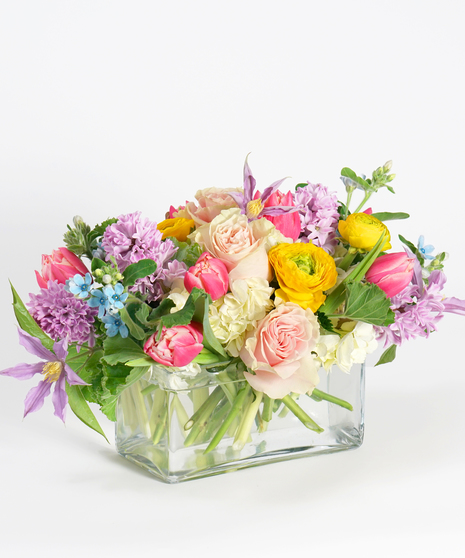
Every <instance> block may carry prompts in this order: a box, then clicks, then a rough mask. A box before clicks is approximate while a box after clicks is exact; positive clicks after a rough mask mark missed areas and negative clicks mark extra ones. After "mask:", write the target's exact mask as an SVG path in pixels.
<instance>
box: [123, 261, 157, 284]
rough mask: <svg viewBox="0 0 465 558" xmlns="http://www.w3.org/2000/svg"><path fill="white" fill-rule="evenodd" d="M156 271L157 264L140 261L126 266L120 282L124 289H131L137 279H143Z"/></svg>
mask: <svg viewBox="0 0 465 558" xmlns="http://www.w3.org/2000/svg"><path fill="white" fill-rule="evenodd" d="M155 271H157V264H156V262H154V261H153V260H149V259H146V260H140V261H138V262H136V263H133V264H131V265H128V267H127V268H126V269H125V271H124V279H123V281H122V283H123V285H124V286H125V287H132V286H133V285H134V283H135V282H136V281H137V280H138V279H143V278H144V277H147V276H148V275H152V273H155Z"/></svg>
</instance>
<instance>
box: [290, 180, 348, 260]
mask: <svg viewBox="0 0 465 558" xmlns="http://www.w3.org/2000/svg"><path fill="white" fill-rule="evenodd" d="M294 201H295V204H296V206H297V207H298V208H299V215H300V224H301V227H302V234H301V237H300V240H301V242H310V241H311V242H312V243H313V244H315V246H319V247H320V248H323V250H326V252H328V254H333V253H334V249H335V248H336V245H337V237H336V233H337V225H338V223H339V213H338V211H337V208H338V207H339V205H340V204H339V202H338V201H337V194H336V193H335V192H329V191H328V188H327V187H326V186H323V185H322V184H311V183H310V182H309V183H308V185H307V186H303V187H301V188H297V190H296V193H295V194H294Z"/></svg>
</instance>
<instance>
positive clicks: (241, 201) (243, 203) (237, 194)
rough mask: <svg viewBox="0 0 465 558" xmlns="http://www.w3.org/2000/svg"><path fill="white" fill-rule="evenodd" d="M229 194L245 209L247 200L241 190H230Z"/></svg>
mask: <svg viewBox="0 0 465 558" xmlns="http://www.w3.org/2000/svg"><path fill="white" fill-rule="evenodd" d="M228 196H231V198H232V199H233V200H234V201H235V202H236V203H237V205H238V206H239V207H240V208H241V210H242V211H245V207H246V205H247V203H246V201H245V197H244V194H242V193H241V192H228Z"/></svg>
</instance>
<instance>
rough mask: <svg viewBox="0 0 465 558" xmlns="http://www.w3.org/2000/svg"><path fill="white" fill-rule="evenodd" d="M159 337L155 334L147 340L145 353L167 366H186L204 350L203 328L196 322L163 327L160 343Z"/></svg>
mask: <svg viewBox="0 0 465 558" xmlns="http://www.w3.org/2000/svg"><path fill="white" fill-rule="evenodd" d="M157 337H158V332H155V333H154V334H153V335H151V336H150V337H149V338H148V339H147V341H146V342H145V345H144V352H145V353H147V354H148V355H149V356H150V357H151V358H153V360H156V361H157V362H159V363H160V364H164V365H165V366H177V367H179V366H186V364H189V363H190V362H192V361H193V360H194V358H195V357H196V356H197V355H198V354H199V353H200V351H201V350H202V349H203V345H202V341H203V335H202V328H201V326H200V325H199V324H197V323H194V322H192V323H191V324H190V325H183V326H174V327H171V328H169V329H167V328H166V327H163V329H162V332H161V336H160V339H159V340H158V341H157Z"/></svg>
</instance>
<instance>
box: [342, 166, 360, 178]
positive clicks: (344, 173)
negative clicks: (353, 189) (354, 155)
mask: <svg viewBox="0 0 465 558" xmlns="http://www.w3.org/2000/svg"><path fill="white" fill-rule="evenodd" d="M341 176H346V177H347V178H351V179H352V180H355V179H356V178H357V175H356V174H355V172H354V171H353V170H352V169H349V167H344V168H343V169H342V170H341Z"/></svg>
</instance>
